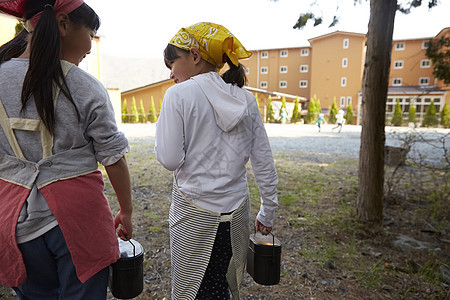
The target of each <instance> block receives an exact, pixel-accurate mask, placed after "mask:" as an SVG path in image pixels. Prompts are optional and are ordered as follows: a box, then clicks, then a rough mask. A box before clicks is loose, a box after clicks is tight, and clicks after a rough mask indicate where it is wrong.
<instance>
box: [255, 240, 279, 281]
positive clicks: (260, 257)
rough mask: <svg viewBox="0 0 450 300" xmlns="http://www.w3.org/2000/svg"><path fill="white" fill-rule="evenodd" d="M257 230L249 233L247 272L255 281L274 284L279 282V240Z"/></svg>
mask: <svg viewBox="0 0 450 300" xmlns="http://www.w3.org/2000/svg"><path fill="white" fill-rule="evenodd" d="M271 235H272V236H269V235H267V236H264V235H262V234H261V233H259V232H257V233H255V234H252V235H250V241H249V245H248V250H247V272H248V273H249V274H250V276H252V278H253V280H254V281H255V282H256V283H259V284H262V285H275V284H278V283H279V282H280V265H281V242H280V241H279V240H278V239H277V238H276V237H275V236H274V235H273V234H272V233H271Z"/></svg>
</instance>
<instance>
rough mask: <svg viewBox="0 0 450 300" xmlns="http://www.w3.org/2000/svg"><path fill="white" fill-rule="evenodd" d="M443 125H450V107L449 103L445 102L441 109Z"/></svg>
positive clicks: (446, 126)
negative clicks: (449, 106)
mask: <svg viewBox="0 0 450 300" xmlns="http://www.w3.org/2000/svg"><path fill="white" fill-rule="evenodd" d="M440 124H441V125H442V127H445V128H449V127H450V110H449V108H448V105H447V103H445V105H444V107H443V108H442V110H441V123H440Z"/></svg>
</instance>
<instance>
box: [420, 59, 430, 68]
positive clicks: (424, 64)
mask: <svg viewBox="0 0 450 300" xmlns="http://www.w3.org/2000/svg"><path fill="white" fill-rule="evenodd" d="M420 67H421V68H429V67H431V60H429V59H422V60H421V61H420Z"/></svg>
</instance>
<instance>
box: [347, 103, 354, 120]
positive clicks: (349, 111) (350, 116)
mask: <svg viewBox="0 0 450 300" xmlns="http://www.w3.org/2000/svg"><path fill="white" fill-rule="evenodd" d="M345 123H347V124H349V125H350V124H353V106H352V103H351V102H350V103H349V104H348V107H347V112H346V113H345Z"/></svg>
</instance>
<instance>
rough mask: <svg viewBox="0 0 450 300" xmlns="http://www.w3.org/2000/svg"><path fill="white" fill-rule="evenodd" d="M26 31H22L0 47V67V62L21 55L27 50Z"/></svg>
mask: <svg viewBox="0 0 450 300" xmlns="http://www.w3.org/2000/svg"><path fill="white" fill-rule="evenodd" d="M27 37H28V31H26V30H22V31H21V32H20V33H19V34H18V35H16V36H15V37H14V38H13V39H12V40H10V41H9V42H7V43H5V44H3V45H2V46H1V47H0V65H1V64H2V62H4V61H7V60H10V59H11V58H16V57H19V56H20V55H22V53H23V52H24V51H25V49H26V48H27V42H28V41H27Z"/></svg>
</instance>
